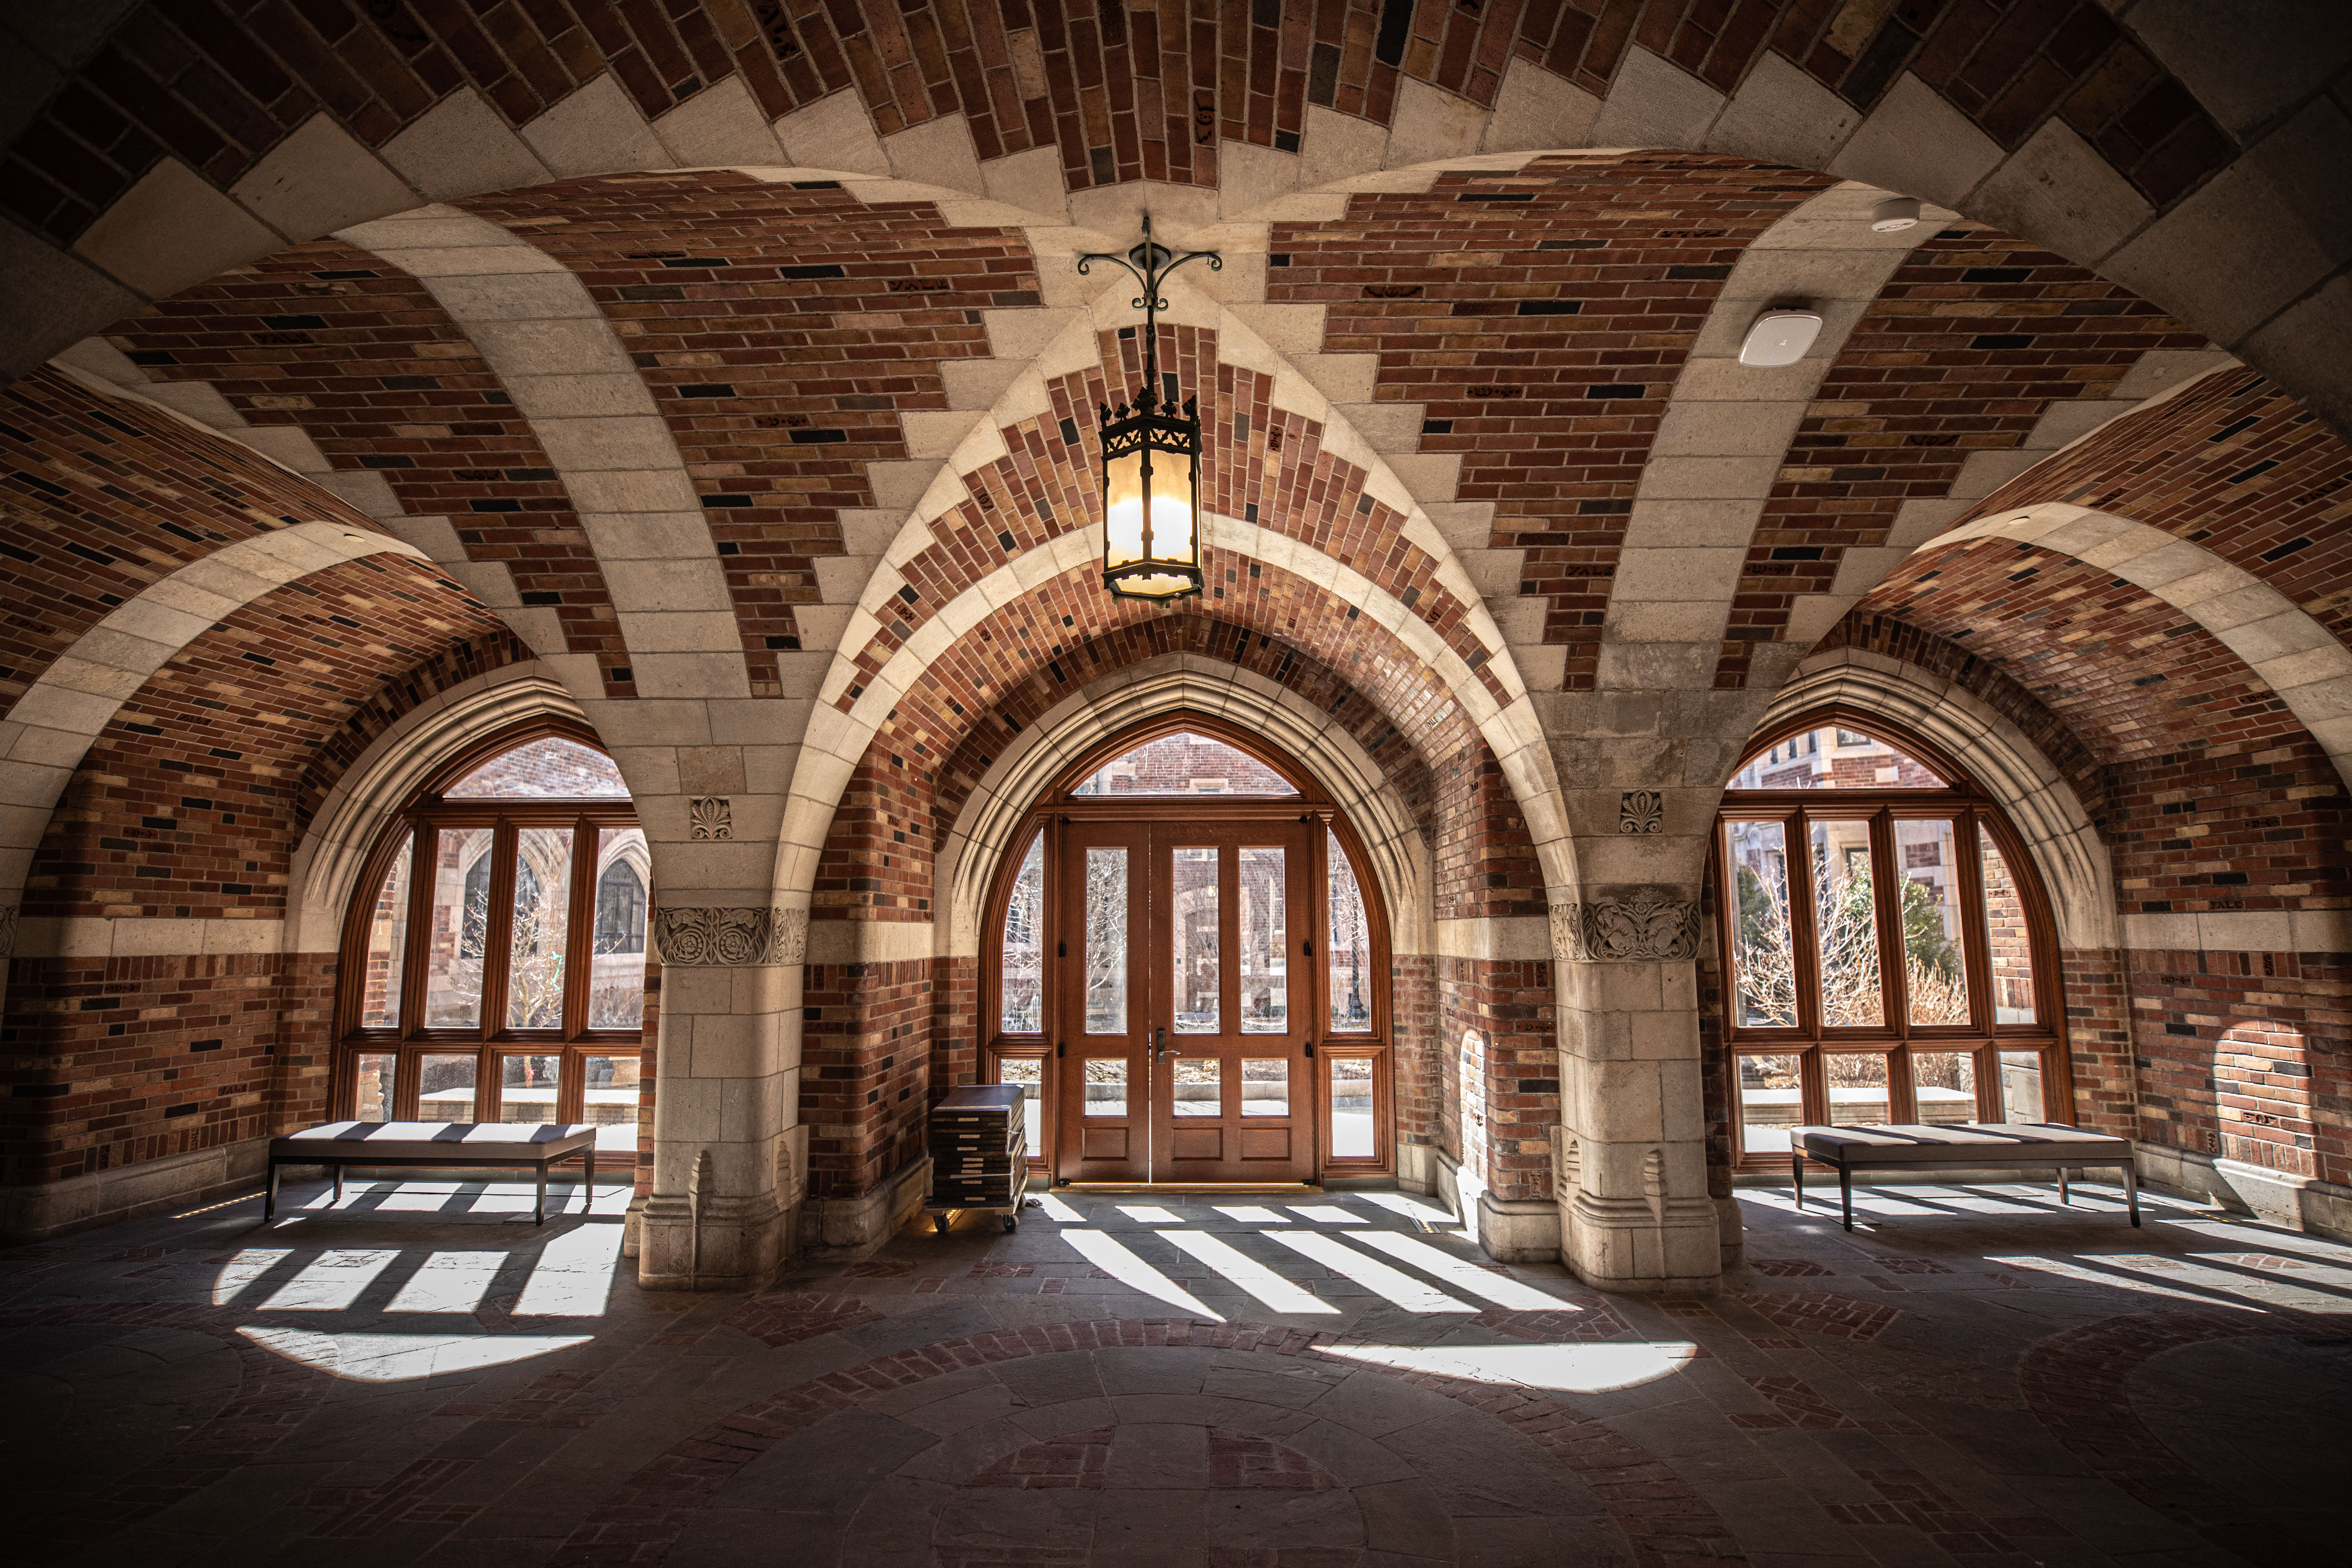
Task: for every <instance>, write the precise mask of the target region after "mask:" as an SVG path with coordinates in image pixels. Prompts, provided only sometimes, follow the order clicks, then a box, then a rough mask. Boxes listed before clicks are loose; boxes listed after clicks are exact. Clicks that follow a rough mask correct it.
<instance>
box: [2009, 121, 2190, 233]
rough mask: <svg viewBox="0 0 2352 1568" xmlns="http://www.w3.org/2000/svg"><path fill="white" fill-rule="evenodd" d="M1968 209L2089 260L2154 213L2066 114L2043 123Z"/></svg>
mask: <svg viewBox="0 0 2352 1568" xmlns="http://www.w3.org/2000/svg"><path fill="white" fill-rule="evenodd" d="M1969 213H1970V215H1971V216H1975V217H1979V218H1981V219H1983V220H1985V221H1986V222H1988V223H1993V224H1998V225H2000V226H2001V227H2002V228H2005V229H2007V230H2008V231H2009V232H2010V233H2011V234H2014V235H2017V236H2019V237H2022V238H2026V239H2030V240H2032V241H2033V242H2034V243H2035V244H2037V245H2041V246H2044V247H2048V248H2050V249H2052V250H2054V251H2056V252H2057V253H2058V254H2059V255H2061V256H2064V257H2067V258H2071V259H2073V260H2075V261H2079V262H2081V263H2083V264H2084V266H2090V265H2093V264H2095V263H2096V262H2097V261H2098V260H2099V259H2100V258H2102V257H2104V256H2105V255H2106V254H2107V253H2108V252H2109V251H2111V250H2113V249H2115V247H2116V246H2118V245H2120V244H2122V243H2123V242H2124V240H2125V239H2126V238H2128V237H2130V236H2131V235H2132V234H2133V233H2134V232H2135V231H2136V230H2137V229H2138V228H2139V226H2141V225H2142V224H2144V223H2146V222H2147V220H2148V219H2149V218H2150V217H2152V216H2155V213H2156V209H2155V208H2154V207H2152V206H2150V205H2148V204H2147V201H2146V200H2145V199H2143V198H2142V197H2141V195H2140V194H2139V193H2138V192H2137V190H2135V189H2134V188H2133V187H2132V184H2131V182H2130V181H2128V180H2126V179H2125V178H2124V177H2123V175H2122V174H2118V173H2116V167H2115V165H2114V164H2112V163H2108V162H2107V161H2106V159H2105V158H2104V157H2102V156H2101V155H2100V154H2099V153H2097V152H2096V151H2095V149H2093V148H2092V146H2091V145H2090V143H2088V142H2084V140H2083V138H2082V137H2081V136H2080V135H2078V134H2077V133H2076V132H2075V131H2074V127H2073V126H2071V125H2068V124H2067V123H2066V122H2065V121H2063V120H2061V119H2053V120H2051V121H2048V122H2047V123H2045V124H2044V125H2043V126H2042V129H2041V130H2039V131H2037V132H2034V133H2033V135H2032V138H2031V139H2029V140H2028V141H2027V142H2026V143H2025V145H2024V146H2022V147H2020V148H2019V149H2018V150H2017V151H2016V153H2013V154H2012V155H2011V157H2010V159H2009V161H2008V162H2007V163H2003V164H2002V165H2001V166H2000V168H1999V169H1997V170H1995V171H1994V172H1993V174H1992V175H1991V177H1990V178H1989V179H1987V180H1986V181H1985V182H1984V184H1981V185H1979V186H1978V187H1977V192H1976V195H1974V196H1973V197H1972V198H1970V202H1969Z"/></svg>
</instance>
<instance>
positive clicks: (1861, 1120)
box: [1714, 712, 2074, 1168]
mask: <svg viewBox="0 0 2352 1568" xmlns="http://www.w3.org/2000/svg"><path fill="white" fill-rule="evenodd" d="M1888 734H1889V731H1888V730H1887V728H1886V727H1885V725H1884V724H1883V723H1882V722H1880V721H1876V720H1874V719H1871V718H1869V717H1868V716H1866V715H1862V714H1855V713H1845V712H1838V713H1832V714H1825V715H1816V716H1814V717H1812V718H1811V719H1810V720H1808V721H1802V722H1801V723H1800V724H1798V725H1796V726H1793V727H1791V729H1790V730H1786V731H1781V732H1780V734H1778V735H1777V736H1775V737H1773V738H1772V739H1771V740H1770V741H1769V742H1768V743H1767V744H1765V745H1763V746H1761V747H1759V748H1758V749H1757V750H1756V751H1755V752H1754V753H1753V754H1752V755H1751V756H1750V757H1749V759H1748V762H1747V763H1746V764H1745V765H1744V766H1743V767H1742V768H1741V769H1740V771H1739V772H1738V773H1736V774H1735V775H1734V776H1733V779H1732V781H1731V785H1730V787H1729V788H1728V789H1727V791H1726V793H1725V795H1724V800H1723V806H1722V810H1721V814H1720V816H1719V818H1718V823H1717V835H1716V843H1715V851H1714V867H1715V870H1714V876H1715V879H1716V884H1715V894H1716V902H1717V917H1718V927H1717V931H1718V938H1719V950H1720V952H1721V955H1722V974H1723V986H1724V991H1723V995H1724V1010H1723V1011H1724V1019H1725V1025H1726V1032H1727V1037H1728V1042H1729V1046H1730V1052H1731V1058H1732V1065H1733V1072H1732V1075H1731V1076H1732V1099H1733V1105H1732V1113H1731V1125H1732V1135H1733V1139H1734V1142H1735V1146H1736V1149H1737V1151H1738V1162H1739V1163H1741V1164H1743V1165H1746V1166H1748V1167H1749V1168H1778V1167H1779V1165H1780V1162H1781V1161H1782V1160H1784V1159H1785V1158H1786V1157H1787V1155H1788V1153H1789V1130H1790V1128H1792V1127H1797V1126H1804V1125H1820V1124H1824V1123H1829V1124H1843V1125H1849V1126H1880V1125H1888V1124H1919V1123H1925V1124H1928V1125H1944V1124H1949V1123H1954V1122H1961V1121H2012V1122H2013V1121H2061V1122H2069V1123H2071V1122H2072V1121H2074V1113H2073V1106H2072V1102H2071V1098H2070V1096H2069V1093H2068V1089H2067V1085H2068V1082H2069V1074H2068V1071H2067V1066H2066V1059H2065V1043H2064V1037H2063V1033H2062V1032H2061V1030H2060V1029H2059V1027H2058V1021H2059V1020H2060V1019H2061V1018H2063V1016H2064V1012H2063V1006H2062V1005H2060V1002H2059V999H2058V995H2057V954H2056V939H2055V935H2054V931H2053V927H2052V924H2051V921H2050V919H2049V914H2048V908H2049V906H2048V901H2047V900H2046V899H2045V898H2044V897H2043V895H2042V889H2041V886H2040V884H2039V882H2038V880H2037V879H2035V878H2034V876H2033V873H2032V867H2031V865H2030V864H2029V863H2028V862H2027V860H2026V859H2025V857H2024V856H2023V854H2022V852H2021V846H2020V845H2019V844H2018V842H2017V840H2016V837H2015V836H2014V834H2012V833H2011V830H2010V827H2009V825H2008V822H2007V820H2006V819H2005V818H2004V817H2003V816H2001V814H2000V809H1999V808H1998V806H1996V805H1994V804H1993V803H1992V802H1991V801H1990V800H1989V799H1987V798H1986V797H1985V796H1984V795H1983V794H1982V793H1981V792H1980V791H1979V790H1978V789H1977V788H1976V786H1975V785H1974V784H1972V783H1971V782H1969V779H1968V777H1967V775H1966V773H1965V772H1964V770H1962V769H1960V768H1958V767H1957V766H1955V765H1954V764H1953V763H1952V762H1951V761H1950V760H1949V759H1946V758H1942V757H1938V756H1936V755H1934V754H1932V753H1931V752H1929V750H1928V749H1927V748H1926V747H1924V746H1921V745H1920V744H1918V743H1917V742H1915V741H1912V740H1908V739H1902V740H1890V739H1888V738H1887V737H1888Z"/></svg>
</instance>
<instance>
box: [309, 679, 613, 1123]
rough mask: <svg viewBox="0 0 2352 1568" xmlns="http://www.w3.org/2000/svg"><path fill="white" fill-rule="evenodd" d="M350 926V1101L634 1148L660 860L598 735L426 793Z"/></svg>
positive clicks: (345, 995)
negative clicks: (558, 1128)
mask: <svg viewBox="0 0 2352 1568" xmlns="http://www.w3.org/2000/svg"><path fill="white" fill-rule="evenodd" d="M369 867H370V869H369V871H368V872H367V874H366V876H365V877H364V879H362V883H361V886H362V889H364V890H363V891H362V894H361V895H360V896H359V897H358V898H357V899H355V900H354V901H353V902H354V907H353V909H352V915H351V921H350V924H349V926H348V928H347V931H346V936H345V940H344V948H343V962H342V965H341V992H340V995H339V1002H338V1009H337V1014H338V1031H337V1037H338V1040H339V1041H340V1052H339V1060H338V1072H337V1074H336V1079H335V1082H336V1089H335V1094H336V1100H337V1104H336V1109H337V1110H338V1112H339V1113H340V1114H341V1115H344V1116H348V1117H352V1118H354V1119H356V1120H359V1121H395V1120H398V1121H408V1120H421V1121H534V1122H539V1121H558V1122H581V1121H585V1122H591V1123H595V1124H597V1125H599V1126H600V1127H604V1128H606V1129H609V1131H607V1132H604V1133H600V1135H599V1138H598V1146H599V1148H600V1149H604V1150H608V1151H610V1152H614V1153H628V1154H631V1155H634V1153H635V1149H636V1139H637V1121H638V1111H639V1107H638V1087H637V1086H638V1073H639V1062H640V1056H641V1051H642V1034H641V1028H640V1026H641V1023H642V1013H643V1011H644V1006H645V952H646V902H647V900H646V886H647V882H648V878H647V871H648V862H647V858H646V839H645V834H644V833H643V832H642V831H641V830H640V829H639V828H638V826H637V825H636V816H635V812H634V810H633V809H632V808H631V806H630V805H629V798H628V790H627V787H626V786H625V784H623V783H622V782H621V775H620V772H619V770H618V769H616V768H615V767H614V765H613V762H612V759H611V758H609V757H607V756H605V755H604V753H603V752H600V751H598V750H596V749H595V747H594V746H593V745H592V744H590V743H589V742H588V741H587V738H586V737H585V736H584V735H577V736H575V735H573V734H572V733H568V732H562V731H551V730H550V729H549V728H548V727H546V726H540V727H538V728H535V729H533V730H530V731H520V732H515V733H510V734H509V735H508V736H506V737H505V738H503V739H502V740H500V741H499V742H492V743H490V744H488V745H485V746H483V747H480V748H478V749H477V750H476V751H474V752H471V753H469V754H468V755H467V757H465V758H464V759H462V760H461V761H459V762H458V763H455V764H453V765H452V766H450V767H448V768H446V769H444V770H443V771H442V773H440V774H439V775H438V776H436V778H435V779H433V780H432V781H429V782H428V783H427V784H426V785H425V788H424V789H422V790H420V791H419V792H418V794H417V795H416V796H415V798H414V799H413V800H411V801H410V802H409V804H408V805H407V807H406V808H405V809H404V811H403V812H402V813H401V815H400V817H399V819H398V820H397V821H395V822H394V824H393V825H392V826H390V827H389V828H387V829H386V830H385V833H384V836H383V839H382V841H381V842H379V844H378V845H377V847H376V849H375V852H374V854H373V856H372V857H371V858H370V860H369Z"/></svg>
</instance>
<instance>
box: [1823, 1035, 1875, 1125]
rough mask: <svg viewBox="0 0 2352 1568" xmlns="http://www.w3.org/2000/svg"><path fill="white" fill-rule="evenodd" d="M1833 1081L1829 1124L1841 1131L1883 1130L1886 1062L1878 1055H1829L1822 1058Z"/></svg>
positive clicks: (1827, 1073)
mask: <svg viewBox="0 0 2352 1568" xmlns="http://www.w3.org/2000/svg"><path fill="white" fill-rule="evenodd" d="M1822 1066H1823V1067H1824V1068H1825V1069H1826V1076H1827V1077H1828V1079H1829V1080H1830V1121H1831V1123H1832V1125H1834V1126H1841V1127H1855V1126H1861V1127H1884V1126H1885V1124H1886V1122H1887V1120H1888V1118H1887V1114H1886V1092H1887V1090H1886V1084H1887V1070H1886V1058H1885V1055H1884V1054H1883V1053H1881V1052H1878V1051H1869V1052H1861V1051H1830V1052H1827V1053H1825V1054H1824V1055H1823V1057H1822Z"/></svg>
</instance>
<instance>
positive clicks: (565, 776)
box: [446, 735, 629, 800]
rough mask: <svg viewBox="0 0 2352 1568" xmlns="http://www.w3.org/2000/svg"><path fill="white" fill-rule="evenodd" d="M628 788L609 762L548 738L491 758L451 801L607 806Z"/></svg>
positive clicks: (454, 787)
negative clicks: (527, 800) (542, 801)
mask: <svg viewBox="0 0 2352 1568" xmlns="http://www.w3.org/2000/svg"><path fill="white" fill-rule="evenodd" d="M628 793H629V786H628V785H627V784H623V783H622V782H621V770H620V769H618V768H616V767H614V765H613V759H612V758H610V757H608V756H606V755H605V754H604V752H600V751H597V750H595V749H594V748H593V747H591V746H583V745H582V744H580V742H577V741H566V740H564V739H562V737H560V736H556V735H550V736H547V737H546V738H545V739H543V740H538V741H533V742H530V743H529V744H528V745H522V746H517V747H516V748H515V749H514V750H513V751H511V752H506V753H505V754H503V755H501V756H496V757H492V758H491V759H490V760H489V761H488V762H487V763H483V764H482V765H481V766H480V767H478V768H476V769H475V770H474V771H473V772H472V773H467V775H466V776H465V777H464V778H462V779H459V780H458V781H457V783H456V784H451V785H450V786H449V789H448V794H447V796H446V798H448V799H450V800H513V799H520V798H529V797H539V798H542V799H550V800H610V799H614V798H623V797H625V796H626V795H628Z"/></svg>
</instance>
